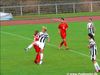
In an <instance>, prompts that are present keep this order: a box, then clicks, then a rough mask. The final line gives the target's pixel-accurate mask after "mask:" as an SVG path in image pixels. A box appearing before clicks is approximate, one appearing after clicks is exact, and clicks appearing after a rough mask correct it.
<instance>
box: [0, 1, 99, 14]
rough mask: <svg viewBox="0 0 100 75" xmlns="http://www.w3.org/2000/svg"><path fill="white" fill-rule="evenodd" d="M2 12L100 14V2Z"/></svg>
mask: <svg viewBox="0 0 100 75" xmlns="http://www.w3.org/2000/svg"><path fill="white" fill-rule="evenodd" d="M0 8H1V10H0V12H10V13H12V14H13V15H25V14H30V13H31V14H49V13H52V14H58V13H70V12H71V13H76V12H100V1H94V2H79V3H57V4H39V5H20V6H2V7H0Z"/></svg>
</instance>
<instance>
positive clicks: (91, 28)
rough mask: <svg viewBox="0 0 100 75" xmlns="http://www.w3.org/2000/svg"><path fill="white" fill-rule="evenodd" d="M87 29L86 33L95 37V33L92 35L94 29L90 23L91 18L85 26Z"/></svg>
mask: <svg viewBox="0 0 100 75" xmlns="http://www.w3.org/2000/svg"><path fill="white" fill-rule="evenodd" d="M87 29H88V33H91V34H92V35H93V36H95V33H94V30H95V27H94V24H93V22H92V18H89V22H88V24H87Z"/></svg>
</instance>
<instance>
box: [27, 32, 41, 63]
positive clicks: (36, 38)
mask: <svg viewBox="0 0 100 75" xmlns="http://www.w3.org/2000/svg"><path fill="white" fill-rule="evenodd" d="M33 38H34V41H33V42H32V43H31V44H30V45H29V46H28V47H27V48H25V51H26V52H28V51H29V49H31V48H32V47H34V49H35V51H36V58H35V60H34V63H36V64H38V63H39V62H40V47H39V46H38V45H37V44H36V42H37V41H38V40H39V32H38V31H37V30H36V31H35V32H34V35H33Z"/></svg>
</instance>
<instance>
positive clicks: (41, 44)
mask: <svg viewBox="0 0 100 75" xmlns="http://www.w3.org/2000/svg"><path fill="white" fill-rule="evenodd" d="M46 39H48V42H50V39H49V35H48V33H47V28H46V27H44V26H43V27H42V31H41V32H40V33H39V41H37V42H36V44H38V45H39V47H40V49H41V50H40V63H39V64H42V62H43V61H42V60H43V52H44V47H45V41H46Z"/></svg>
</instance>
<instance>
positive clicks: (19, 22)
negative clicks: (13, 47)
mask: <svg viewBox="0 0 100 75" xmlns="http://www.w3.org/2000/svg"><path fill="white" fill-rule="evenodd" d="M91 17H92V18H93V20H100V16H91ZM89 18H90V17H89V16H86V17H73V18H65V20H66V21H67V22H81V21H82V22H83V21H88V19H89ZM54 22H57V21H54V20H53V19H38V20H11V21H0V25H1V26H5V25H6V26H9V25H25V24H33V25H35V24H47V23H54Z"/></svg>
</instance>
